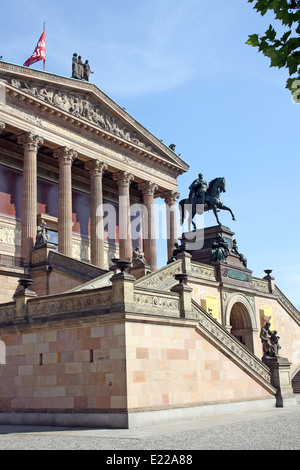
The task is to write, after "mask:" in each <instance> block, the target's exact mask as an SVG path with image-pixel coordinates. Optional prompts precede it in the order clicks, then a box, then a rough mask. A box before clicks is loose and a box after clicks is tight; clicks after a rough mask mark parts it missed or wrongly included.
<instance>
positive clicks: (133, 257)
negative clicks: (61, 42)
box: [0, 62, 300, 427]
mask: <svg viewBox="0 0 300 470" xmlns="http://www.w3.org/2000/svg"><path fill="white" fill-rule="evenodd" d="M186 171H188V165H187V164H186V163H185V162H183V161H182V159H181V158H179V156H177V155H176V153H175V151H174V147H173V146H170V147H168V146H166V145H164V144H163V143H162V142H161V141H160V140H159V139H157V138H156V137H155V136H153V135H152V134H151V133H150V132H149V131H148V130H147V129H145V128H144V127H143V126H142V125H141V124H140V123H138V122H137V121H136V120H135V119H134V118H133V117H131V116H130V115H129V114H128V113H127V112H126V111H125V110H124V109H123V108H121V107H120V106H118V105H117V104H116V103H115V102H114V101H112V100H111V99H110V98H109V97H108V96H106V95H105V94H104V93H103V92H102V91H101V90H100V89H99V88H97V87H96V86H95V85H93V84H91V83H89V82H85V81H82V80H77V79H71V78H66V77H62V76H58V75H54V74H50V73H46V72H39V71H37V70H34V69H29V68H27V67H21V66H17V65H13V64H10V63H6V62H0V303H1V304H0V346H1V347H0V349H1V350H0V380H1V382H0V422H1V423H19V424H21V423H23V424H24V423H25V424H26V423H28V424H29V423H31V424H32V423H34V424H54V425H74V426H77V425H84V426H103V425H105V426H110V427H133V426H142V425H144V424H151V423H158V422H171V421H172V420H181V419H190V418H191V417H196V416H203V415H204V414H209V413H210V414H216V413H218V412H222V413H224V412H226V410H227V411H228V410H230V411H231V410H242V409H251V407H252V408H257V407H261V408H266V407H273V406H282V405H284V406H287V405H289V404H293V405H294V404H295V396H294V393H296V391H297V374H298V370H299V367H300V357H299V342H300V336H299V325H300V314H299V312H298V310H297V309H296V308H295V307H294V306H293V305H292V304H291V303H290V302H289V300H288V299H287V298H286V297H285V296H284V294H283V293H282V292H281V291H280V290H279V289H278V288H277V286H276V285H275V283H274V279H273V277H272V276H271V275H270V273H265V274H267V275H266V276H265V275H264V277H263V278H262V279H258V278H254V277H253V276H252V272H251V270H250V269H249V268H248V267H247V266H246V265H245V263H244V260H243V258H241V257H240V256H239V254H238V253H237V252H235V251H234V244H233V236H234V234H233V232H231V231H230V230H229V229H227V228H225V227H222V226H220V227H219V226H218V227H212V228H209V229H207V230H206V231H205V234H204V235H205V236H204V246H203V248H202V249H201V250H196V251H195V250H193V247H191V245H190V244H185V238H186V235H183V234H177V220H176V213H177V211H176V203H177V201H178V198H179V194H178V192H177V178H178V176H179V175H181V174H182V173H184V172H186ZM155 199H160V200H161V203H162V204H164V206H165V224H166V228H167V235H168V236H167V250H166V253H165V259H166V265H165V266H164V267H162V268H160V269H157V253H156V249H157V247H156V227H155V215H154V200H155ZM130 208H131V210H130ZM132 227H135V228H137V230H135V231H134V232H133V230H132ZM45 229H46V231H45ZM219 232H221V233H222V236H224V237H225V238H226V239H227V242H228V245H229V247H230V250H231V251H230V256H229V257H228V259H227V260H225V261H224V260H223V261H219V262H216V263H212V262H211V258H210V251H211V247H212V243H213V242H214V240H215V238H216V235H217V234H218V233H219ZM45 235H46V238H45ZM178 239H181V240H182V241H181V243H182V245H181V248H179V249H178V250H177V251H176V250H175V251H174V245H175V243H177V242H178ZM167 261H169V262H168V264H167ZM122 262H125V263H123V264H122ZM266 321H269V322H270V323H271V327H272V329H274V330H278V332H279V334H280V344H281V350H280V355H282V357H283V358H285V359H284V360H283V359H282V360H279V359H278V360H277V359H276V360H275V359H274V358H273V359H274V361H275V363H276V364H275V363H274V364H275V365H273V363H271V365H270V364H269V363H266V362H264V361H262V360H261V359H262V355H263V349H262V342H261V338H260V332H261V329H262V327H263V326H264V324H265V323H266ZM274 361H273V362H274ZM271 362H272V361H271ZM275 369H276V370H275ZM293 387H294V389H293Z"/></svg>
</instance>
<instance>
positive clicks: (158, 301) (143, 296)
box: [134, 293, 179, 311]
mask: <svg viewBox="0 0 300 470" xmlns="http://www.w3.org/2000/svg"><path fill="white" fill-rule="evenodd" d="M134 302H135V303H136V304H137V305H140V306H143V307H151V308H154V309H155V308H159V309H163V310H165V309H167V310H175V311H179V299H174V298H170V297H167V296H160V295H156V294H153V293H151V294H150V293H135V294H134Z"/></svg>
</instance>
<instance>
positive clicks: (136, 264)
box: [132, 246, 149, 268]
mask: <svg viewBox="0 0 300 470" xmlns="http://www.w3.org/2000/svg"><path fill="white" fill-rule="evenodd" d="M132 267H133V268H149V266H148V265H147V261H146V260H145V257H144V255H143V253H141V251H140V249H139V247H138V246H137V247H136V248H135V250H133V252H132Z"/></svg>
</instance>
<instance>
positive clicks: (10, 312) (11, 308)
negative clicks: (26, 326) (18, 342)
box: [0, 303, 16, 324]
mask: <svg viewBox="0 0 300 470" xmlns="http://www.w3.org/2000/svg"><path fill="white" fill-rule="evenodd" d="M15 316H16V305H15V303H10V304H6V305H3V306H1V307H0V324H5V323H10V322H12V321H13V320H14V318H15Z"/></svg>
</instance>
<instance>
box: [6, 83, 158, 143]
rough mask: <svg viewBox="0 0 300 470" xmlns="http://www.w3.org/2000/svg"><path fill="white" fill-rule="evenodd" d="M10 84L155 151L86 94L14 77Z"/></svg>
mask: <svg viewBox="0 0 300 470" xmlns="http://www.w3.org/2000/svg"><path fill="white" fill-rule="evenodd" d="M10 84H11V86H13V87H14V88H17V89H18V90H20V91H22V92H23V93H27V94H28V95H31V96H33V97H35V98H38V99H40V100H42V101H44V102H45V103H47V104H50V105H52V106H55V107H56V108H58V109H60V110H62V111H65V112H67V113H69V114H71V115H73V116H74V117H77V118H81V119H85V120H86V121H89V122H91V123H92V124H94V125H96V126H99V127H100V128H101V129H103V130H104V131H107V132H109V133H111V134H113V135H115V136H116V137H119V138H121V139H124V140H126V141H128V142H131V143H132V144H135V145H137V146H139V147H141V148H143V149H145V150H148V151H150V152H153V148H152V147H151V146H150V145H147V144H145V143H144V142H142V141H141V140H140V138H139V137H138V136H137V134H136V132H133V131H130V130H129V129H128V128H127V127H126V126H125V125H123V124H122V123H121V122H119V121H118V120H117V119H116V118H115V117H113V116H111V115H110V114H108V113H107V112H105V111H104V110H103V109H102V108H101V105H99V104H95V103H91V102H90V101H89V99H88V98H87V96H86V95H80V94H71V93H65V92H63V91H59V90H56V89H52V88H45V87H38V86H34V85H31V84H28V83H27V82H24V81H20V80H16V79H12V80H11V82H10Z"/></svg>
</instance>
